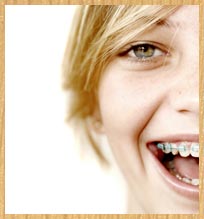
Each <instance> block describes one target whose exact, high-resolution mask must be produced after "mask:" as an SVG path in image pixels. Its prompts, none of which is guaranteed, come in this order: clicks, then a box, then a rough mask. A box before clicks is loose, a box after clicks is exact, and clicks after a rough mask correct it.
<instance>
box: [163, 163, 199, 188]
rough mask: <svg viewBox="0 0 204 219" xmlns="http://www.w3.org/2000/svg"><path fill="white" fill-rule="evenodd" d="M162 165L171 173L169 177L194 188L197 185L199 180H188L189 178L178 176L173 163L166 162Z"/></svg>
mask: <svg viewBox="0 0 204 219" xmlns="http://www.w3.org/2000/svg"><path fill="white" fill-rule="evenodd" d="M164 165H165V167H166V168H167V169H168V171H169V172H170V173H171V175H173V176H175V177H176V178H177V179H178V180H180V181H182V182H185V183H187V184H191V185H194V186H198V185H199V179H190V178H187V177H183V176H182V175H180V174H179V173H178V172H177V170H176V168H175V167H174V162H173V161H167V162H165V163H164Z"/></svg>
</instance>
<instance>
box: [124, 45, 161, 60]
mask: <svg viewBox="0 0 204 219" xmlns="http://www.w3.org/2000/svg"><path fill="white" fill-rule="evenodd" d="M164 54H165V52H163V51H162V50H161V49H159V48H157V47H156V46H154V45H150V44H139V45H136V46H132V47H131V48H130V49H129V52H128V55H129V56H130V57H136V58H137V59H143V60H145V59H149V58H153V57H157V56H162V55H164Z"/></svg>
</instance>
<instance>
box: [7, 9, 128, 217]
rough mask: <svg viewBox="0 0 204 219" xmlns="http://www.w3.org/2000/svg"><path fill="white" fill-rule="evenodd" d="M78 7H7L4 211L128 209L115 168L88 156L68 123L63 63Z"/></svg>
mask: <svg viewBox="0 0 204 219" xmlns="http://www.w3.org/2000/svg"><path fill="white" fill-rule="evenodd" d="M75 7H76V6H59V5H58V6H20V5H19V6H12V5H10V6H6V10H5V59H6V63H5V69H6V73H5V81H6V91H5V94H6V118H5V119H6V120H5V121H6V122H5V130H6V140H5V151H6V157H5V158H6V175H5V176H6V177H5V180H6V182H5V183H6V190H5V192H6V202H5V206H6V209H5V210H6V214H35V213H38V214H72V213H81V214H85V213H125V202H126V200H125V189H124V182H123V181H122V180H121V176H120V174H119V171H118V170H117V168H115V167H114V168H111V169H110V170H109V171H104V170H102V169H101V168H100V166H99V165H98V163H97V162H96V160H95V159H94V158H93V156H92V155H91V153H90V152H89V156H87V157H86V158H85V159H84V160H83V161H82V160H81V159H80V157H79V151H78V150H76V147H75V146H74V144H73V137H72V134H71V131H70V129H69V127H68V126H67V125H66V124H65V122H64V120H65V109H66V104H65V103H66V97H65V93H64V92H63V91H62V89H61V63H62V57H63V53H64V49H65V45H66V41H67V36H68V31H69V25H70V23H71V19H72V16H73V12H74V9H75Z"/></svg>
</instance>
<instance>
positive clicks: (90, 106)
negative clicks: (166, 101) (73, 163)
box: [63, 5, 178, 161]
mask: <svg viewBox="0 0 204 219" xmlns="http://www.w3.org/2000/svg"><path fill="white" fill-rule="evenodd" d="M78 7H79V8H78V9H77V11H76V14H75V17H74V20H73V21H74V22H73V27H72V29H71V32H70V36H69V39H68V43H67V48H66V51H65V55H64V61H63V87H64V89H65V90H69V91H70V92H71V98H70V102H69V109H68V121H72V123H71V124H72V125H73V127H75V128H76V129H77V132H79V129H80V128H81V130H83V132H84V133H85V135H86V136H87V138H88V140H89V141H90V143H91V145H92V146H93V149H94V151H95V152H96V154H97V155H98V156H99V158H100V160H101V161H106V159H105V156H104V155H103V153H102V151H101V150H100V148H99V146H98V143H97V139H96V138H95V137H94V136H93V133H92V132H91V130H90V128H88V124H87V121H88V119H89V118H91V117H92V116H93V114H94V110H95V108H96V107H97V89H98V83H99V80H100V76H101V74H103V71H104V69H105V68H106V66H107V65H108V63H109V60H110V59H111V58H112V57H114V56H116V55H118V52H119V51H120V50H121V49H122V48H123V47H124V46H126V45H127V44H129V43H131V42H133V41H135V40H136V38H137V36H138V35H139V34H141V33H143V32H144V31H146V30H147V29H149V28H152V27H153V26H154V25H155V24H156V23H159V22H162V20H164V19H165V18H166V17H168V16H169V15H170V14H171V13H173V12H174V11H175V10H176V9H177V8H178V6H164V5H95V6H89V5H85V6H78Z"/></svg>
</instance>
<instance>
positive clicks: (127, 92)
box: [98, 6, 199, 214]
mask: <svg viewBox="0 0 204 219" xmlns="http://www.w3.org/2000/svg"><path fill="white" fill-rule="evenodd" d="M166 21H167V22H168V24H169V25H162V24H161V25H157V26H156V27H154V28H153V29H151V30H149V31H146V32H145V33H143V34H141V35H140V36H139V37H137V38H136V39H135V42H131V43H130V44H129V45H128V44H127V50H128V48H130V47H131V46H132V45H134V46H135V45H136V44H137V43H143V44H144V42H145V44H149V43H150V44H151V45H152V44H153V45H154V47H150V50H151V49H152V48H153V49H154V50H155V53H154V54H153V55H152V58H153V59H152V60H148V61H146V62H145V61H138V62H137V61H136V57H135V56H136V55H135V51H134V52H133V50H129V51H128V52H126V53H123V55H118V56H115V57H113V58H112V60H111V61H110V63H109V64H108V66H107V68H106V69H105V72H104V73H103V76H102V78H101V80H100V83H99V90H98V102H99V111H100V115H101V121H102V128H103V131H104V133H105V134H106V136H107V138H108V141H109V144H110V146H111V148H112V151H113V154H114V156H115V158H116V160H117V162H118V165H119V167H120V169H121V171H122V172H123V174H124V176H125V179H126V181H127V184H128V187H129V194H131V195H130V196H129V200H130V201H129V206H128V208H129V209H128V213H166V214H168V213H186V214H188V213H190V214H192V213H198V203H199V201H198V194H199V192H198V191H199V190H198V186H195V185H189V184H186V183H185V182H181V181H180V180H178V179H177V178H176V177H175V176H173V178H175V179H173V180H172V175H171V176H169V175H170V173H167V172H168V170H166V171H164V170H162V168H161V165H159V164H158V158H156V157H155V156H154V155H153V153H152V151H151V150H150V149H149V148H148V144H149V143H150V142H151V143H152V142H155V141H157V142H162V141H163V142H183V141H187V142H198V133H199V25H198V24H199V22H198V21H199V7H198V6H182V7H180V8H179V9H178V10H177V11H176V12H174V13H173V14H172V15H171V16H169V17H168V18H167V19H166ZM124 49H126V48H124ZM167 52H168V54H167ZM138 54H139V53H138ZM150 54H151V51H150ZM137 58H138V57H137ZM143 58H144V57H143ZM189 168H190V167H189ZM194 168H195V166H194ZM194 172H198V168H196V169H195V171H194ZM197 175H198V173H196V176H194V178H195V177H197ZM173 184H174V185H173Z"/></svg>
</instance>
